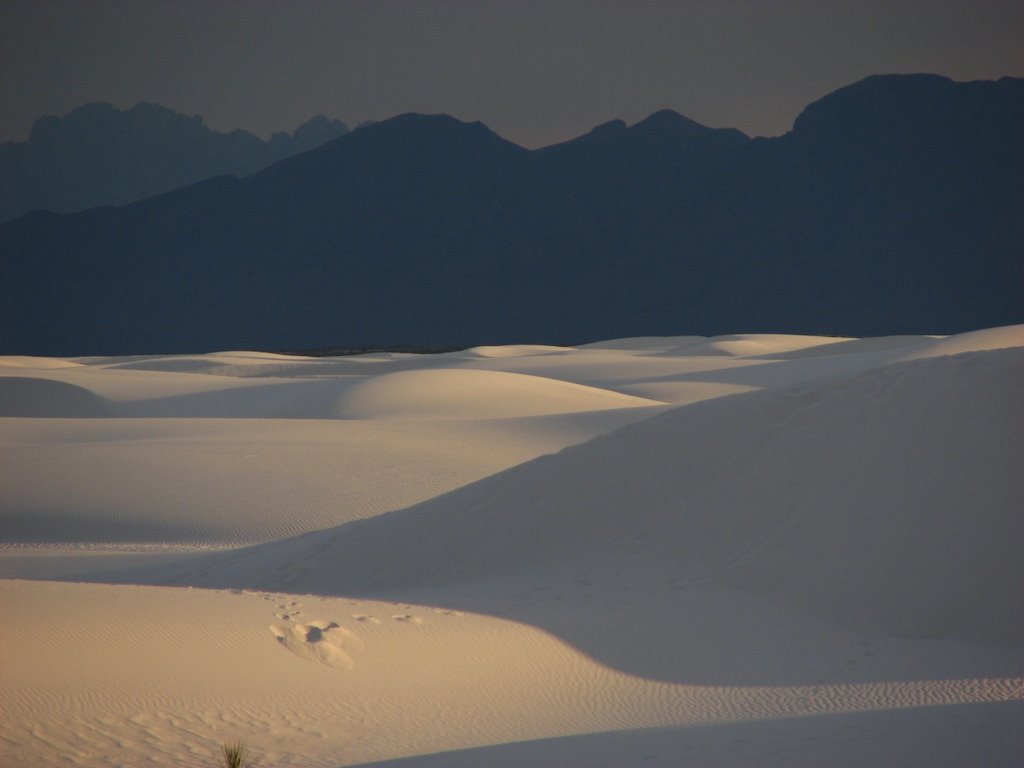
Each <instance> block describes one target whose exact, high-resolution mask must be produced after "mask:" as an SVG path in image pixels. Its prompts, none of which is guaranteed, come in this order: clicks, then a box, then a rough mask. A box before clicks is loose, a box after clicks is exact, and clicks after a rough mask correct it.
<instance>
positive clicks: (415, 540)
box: [186, 350, 1024, 643]
mask: <svg viewBox="0 0 1024 768" xmlns="http://www.w3.org/2000/svg"><path fill="white" fill-rule="evenodd" d="M1021 382H1024V351H1021V350H1001V351H989V352H978V353H970V354H965V355H959V356H954V357H942V358H932V359H927V360H921V361H915V362H912V363H906V364H899V365H894V366H891V367H889V368H886V369H883V370H879V371H871V372H868V373H864V374H860V375H856V376H853V377H850V378H849V379H848V380H847V381H846V382H845V384H844V385H842V386H838V385H837V384H836V383H835V382H829V384H828V385H818V386H808V387H803V388H796V389H788V390H778V391H764V392H754V393H750V394H745V395H737V396H735V397H731V398H724V399H720V400H716V401H710V402H705V403H699V404H696V405H694V406H690V407H688V408H681V409H678V410H675V411H671V412H669V413H665V414H662V415H661V416H656V417H654V418H652V419H649V420H647V421H644V422H640V423H638V424H634V425H630V426H628V427H625V428H623V429H621V430H619V431H618V432H615V433H612V434H611V435H606V436H604V437H599V438H596V439H594V440H592V441H591V442H590V443H587V444H586V445H582V446H578V447H575V448H571V449H567V450H565V451H563V452H562V453H560V454H558V455H555V456H549V457H543V458H541V459H538V460H535V461H533V462H530V463H528V464H525V465H523V466H520V467H516V468H513V469H511V470H509V471H507V472H505V473H503V474H501V475H498V476H495V477H493V478H488V479H486V480H483V481H481V482H479V483H476V484H474V485H472V486H469V487H466V488H463V489H460V490H458V491H455V492H453V493H452V494H449V495H447V496H444V497H441V498H439V499H436V500H433V501H430V502H426V503H424V504H423V505H420V506H418V507H414V508H411V509H408V510H403V511H401V512H396V513H392V514H389V515H385V516H383V517H381V518H376V519H373V520H367V521H363V522H361V523H359V524H358V525H353V526H350V527H343V528H340V529H337V530H334V531H328V532H323V533H318V534H312V535H310V536H309V537H306V539H304V540H296V541H291V542H283V543H281V544H272V545H267V546H266V547H264V548H259V549H257V550H255V551H253V552H250V553H248V554H247V556H246V558H245V559H244V560H243V561H232V560H231V556H223V557H222V558H221V559H220V560H216V559H215V560H214V561H213V562H214V563H216V565H215V568H214V570H211V571H210V572H209V573H210V575H209V577H208V578H207V579H206V580H205V581H204V582H202V583H209V584H213V585H221V584H231V585H237V584H251V583H252V580H253V579H256V582H255V583H257V584H258V585H260V586H261V587H263V588H280V589H290V590H297V591H316V592H326V593H333V594H342V593H349V592H351V591H353V590H363V591H366V590H380V589H385V588H387V589H395V588H401V587H407V588H412V587H417V588H419V587H423V586H425V585H437V586H440V585H445V584H454V583H466V582H472V581H486V580H491V579H496V578H499V577H502V578H506V577H509V576H515V575H516V574H519V575H523V574H528V573H529V572H530V571H532V570H535V569H538V568H548V569H550V568H555V569H561V570H563V571H564V570H566V569H568V571H567V572H571V574H576V575H578V574H580V573H584V572H585V573H587V574H588V578H589V579H591V580H594V581H601V580H602V579H606V580H609V581H613V582H616V583H621V582H623V581H626V582H636V583H638V584H645V583H646V584H650V583H654V582H664V581H666V580H672V579H674V580H678V581H687V580H689V581H700V580H712V581H714V582H716V583H721V584H726V585H731V586H739V587H742V588H744V589H749V590H756V591H759V592H764V593H768V594H771V595H773V596H775V597H777V598H779V599H781V600H783V601H785V602H788V603H791V604H794V605H796V606H798V607H799V608H800V609H802V610H806V611H810V612H812V613H815V614H817V615H821V616H826V617H831V618H834V619H836V620H839V621H843V622H851V623H853V624H859V625H862V626H869V627H874V628H880V629H882V630H884V631H887V632H891V633H895V634H898V635H902V636H926V637H940V636H949V635H957V636H965V637H981V638H986V639H991V640H997V641H1001V642H1012V643H1021V642H1024V619H1022V617H1024V590H1022V589H1021V588H1020V584H1022V583H1024V563H1022V562H1021V560H1020V558H1019V556H1018V552H1019V547H1018V545H1019V542H1020V541H1021V540H1024V518H1022V517H1021V516H1020V514H1019V502H1020V499H1021V498H1024V478H1022V475H1021V473H1020V472H1019V471H1018V470H1019V466H1020V464H1021V459H1022V457H1024V429H1021V423H1020V419H1019V418H1012V417H1011V418H1008V414H1019V413H1020V402H1021V394H1022V385H1021ZM290 563H301V564H302V565H301V568H298V567H293V566H291V565H289V564H290ZM254 565H255V567H253V566H254ZM218 569H219V570H218ZM270 573H273V574H274V575H272V576H266V575H265V574H270ZM186 578H187V577H186ZM572 578H575V576H572ZM197 583H198V582H197ZM979 596H984V598H981V597H979Z"/></svg>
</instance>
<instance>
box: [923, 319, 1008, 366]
mask: <svg viewBox="0 0 1024 768" xmlns="http://www.w3.org/2000/svg"><path fill="white" fill-rule="evenodd" d="M1010 347H1024V325H1007V326H1004V327H1002V328H986V329H984V330H981V331H971V332H969V333H960V334H957V335H956V336H947V337H946V338H944V339H938V340H936V341H935V342H934V343H932V344H929V345H927V346H925V347H923V348H922V349H920V350H915V351H912V352H910V353H908V354H906V355H905V356H904V358H903V359H905V360H912V359H917V358H922V357H938V356H940V355H957V354H960V353H961V352H979V351H981V350H985V349H1008V348H1010Z"/></svg>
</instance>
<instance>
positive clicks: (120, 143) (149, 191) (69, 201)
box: [0, 102, 348, 223]
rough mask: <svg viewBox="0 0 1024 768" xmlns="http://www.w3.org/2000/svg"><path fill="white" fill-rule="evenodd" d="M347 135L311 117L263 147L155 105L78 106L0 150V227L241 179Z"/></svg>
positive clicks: (250, 137) (343, 129) (337, 124)
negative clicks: (44, 213)
mask: <svg viewBox="0 0 1024 768" xmlns="http://www.w3.org/2000/svg"><path fill="white" fill-rule="evenodd" d="M347 131H348V128H346V127H345V125H344V124H343V123H341V122H340V121H338V120H328V119H327V118H326V117H324V116H323V115H319V116H317V117H314V118H313V119H311V120H309V121H307V122H306V123H304V124H302V125H300V126H299V127H298V128H297V129H296V130H295V132H294V133H293V134H291V135H289V134H287V133H284V132H282V133H276V134H274V135H273V136H272V137H271V139H270V140H269V141H263V140H261V139H259V138H257V137H256V136H254V135H252V134H251V133H248V132H246V131H241V130H238V131H232V132H231V133H220V132H217V131H213V130H211V129H210V128H208V127H207V126H206V125H204V124H203V120H202V118H200V117H199V116H198V115H196V116H195V117H187V116H186V115H182V114H179V113H177V112H175V111H173V110H171V109H167V108H166V107H161V106H160V105H158V104H145V103H140V104H136V105H135V106H134V107H133V108H132V109H129V110H120V109H116V108H115V107H113V106H112V105H110V104H104V103H99V102H97V103H91V104H85V105H83V106H81V107H78V108H77V109H74V110H72V111H71V112H70V113H68V114H67V115H65V116H64V117H63V118H60V117H56V116H54V115H48V116H46V117H42V118H40V119H39V120H37V121H36V124H35V125H34V126H33V128H32V134H31V136H30V137H29V139H28V141H24V142H7V143H5V144H0V223H2V222H4V221H8V220H10V219H13V218H16V217H18V216H20V215H22V214H24V213H27V212H28V211H31V210H33V209H36V208H45V209H48V210H54V211H64V212H66V211H80V210H84V209H86V208H92V207H95V206H98V205H125V204H127V203H131V202H134V201H136V200H141V199H143V198H146V197H151V196H153V195H156V194H160V193H162V192H168V191H170V190H172V189H176V188H178V187H183V186H185V185H188V184H193V183H195V182H197V181H202V180H203V179H207V178H210V177H213V176H220V175H223V174H229V173H230V174H236V175H240V176H244V175H247V174H250V173H254V172H255V171H258V170H260V169H261V168H264V167H266V166H268V165H270V164H271V163H274V162H277V161H279V160H282V159H284V158H286V157H288V156H290V155H293V154H295V153H297V152H305V151H307V150H309V149H312V148H314V147H316V146H319V145H320V144H323V143H324V142H325V141H329V140H331V139H334V138H337V137H338V136H341V135H342V134H344V133H346V132H347Z"/></svg>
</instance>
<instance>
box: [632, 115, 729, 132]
mask: <svg viewBox="0 0 1024 768" xmlns="http://www.w3.org/2000/svg"><path fill="white" fill-rule="evenodd" d="M630 130H631V131H636V132H645V133H674V134H684V133H689V134H698V133H707V132H709V131H712V130H714V129H712V128H708V127H707V126H706V125H703V124H701V123H698V122H697V121H696V120H691V119H690V118H688V117H684V116H683V115H681V114H679V113H678V112H676V111H675V110H672V109H659V110H658V111H657V112H655V113H654V114H652V115H650V116H648V117H646V118H644V119H643V120H641V121H640V122H638V123H634V124H633V125H631V126H630Z"/></svg>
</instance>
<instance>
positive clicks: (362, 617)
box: [352, 613, 380, 624]
mask: <svg viewBox="0 0 1024 768" xmlns="http://www.w3.org/2000/svg"><path fill="white" fill-rule="evenodd" d="M352 618H353V619H355V620H356V621H361V622H362V623H363V624H380V619H378V618H377V617H376V616H367V615H366V614H365V613H353V614H352Z"/></svg>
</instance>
